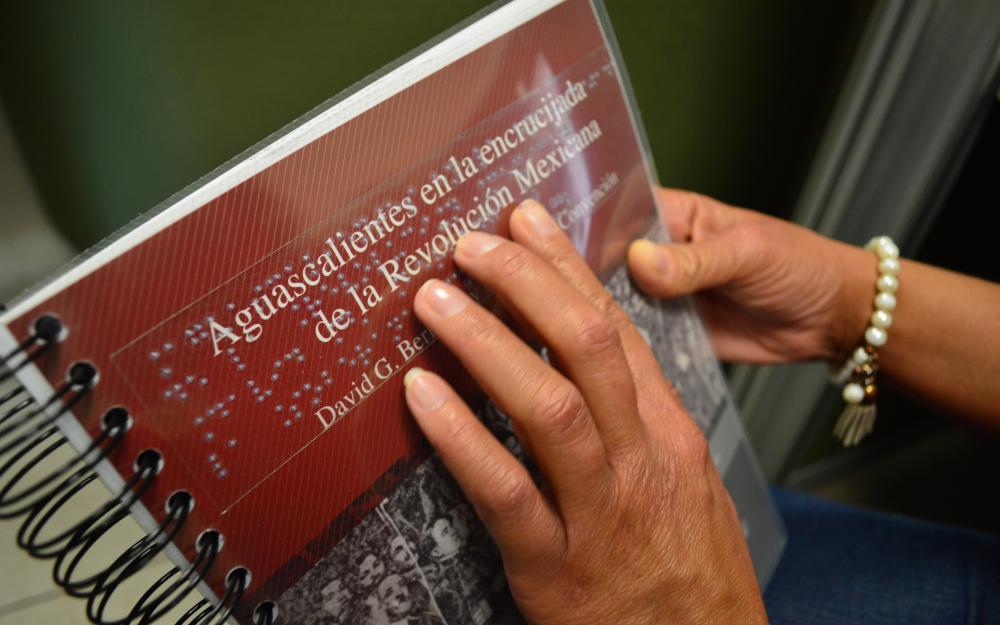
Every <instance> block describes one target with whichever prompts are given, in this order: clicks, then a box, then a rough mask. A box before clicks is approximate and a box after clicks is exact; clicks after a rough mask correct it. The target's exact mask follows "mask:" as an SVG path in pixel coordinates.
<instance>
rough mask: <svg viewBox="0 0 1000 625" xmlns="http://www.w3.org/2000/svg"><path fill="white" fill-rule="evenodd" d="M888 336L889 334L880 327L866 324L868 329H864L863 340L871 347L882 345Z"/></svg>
mask: <svg viewBox="0 0 1000 625" xmlns="http://www.w3.org/2000/svg"><path fill="white" fill-rule="evenodd" d="M888 338H889V334H888V333H887V332H886V331H885V330H883V329H882V328H876V327H874V326H868V329H867V330H865V340H866V341H868V344H869V345H871V346H873V347H882V346H883V345H885V342H886V340H887V339H888Z"/></svg>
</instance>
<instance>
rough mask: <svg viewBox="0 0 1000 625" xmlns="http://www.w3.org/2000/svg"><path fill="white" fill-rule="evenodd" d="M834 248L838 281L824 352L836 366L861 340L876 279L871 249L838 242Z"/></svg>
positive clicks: (869, 314)
mask: <svg viewBox="0 0 1000 625" xmlns="http://www.w3.org/2000/svg"><path fill="white" fill-rule="evenodd" d="M838 248H840V249H839V254H838V259H839V263H838V264H839V268H838V273H839V275H840V284H839V285H838V288H837V289H836V297H835V298H834V306H833V309H834V317H833V320H832V321H833V322H832V323H831V324H830V326H829V328H830V333H829V336H828V337H827V349H826V351H825V354H824V359H825V360H827V361H829V362H831V363H833V364H836V365H840V364H843V362H844V361H845V360H846V359H847V358H848V357H849V356H850V355H851V354H852V353H853V352H854V350H855V349H856V348H857V347H858V345H860V344H861V342H862V340H863V339H864V335H865V329H866V328H867V327H868V322H869V318H870V317H871V313H872V297H874V294H875V281H876V280H877V279H878V262H877V260H876V259H875V258H874V257H873V256H872V253H871V252H869V251H866V250H864V249H862V248H860V247H855V246H853V245H846V244H842V243H839V244H838Z"/></svg>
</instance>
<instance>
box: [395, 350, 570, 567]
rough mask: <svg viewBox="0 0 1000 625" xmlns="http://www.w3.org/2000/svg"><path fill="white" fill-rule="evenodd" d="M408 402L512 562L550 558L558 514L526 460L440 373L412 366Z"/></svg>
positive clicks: (559, 539)
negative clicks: (502, 441) (500, 438)
mask: <svg viewBox="0 0 1000 625" xmlns="http://www.w3.org/2000/svg"><path fill="white" fill-rule="evenodd" d="M404 384H405V386H406V403H407V405H409V407H410V411H411V412H412V413H413V417H414V418H415V419H416V421H417V425H419V426H420V429H421V430H422V431H423V433H424V436H426V437H427V440H428V441H430V443H431V445H432V446H433V447H434V449H435V450H436V451H437V452H438V455H440V456H441V460H443V461H444V464H445V466H447V467H448V471H449V472H451V474H452V476H454V478H455V481H456V482H458V485H459V486H460V487H461V488H462V492H464V493H465V496H466V497H467V498H468V499H469V501H470V502H472V505H473V506H475V508H476V513H477V514H478V515H479V518H481V519H482V520H483V522H484V523H485V524H486V527H487V528H488V529H489V531H490V534H492V535H493V538H494V539H495V540H496V542H497V545H499V547H500V549H501V551H502V552H503V556H504V561H505V562H506V564H507V566H515V567H516V566H520V565H522V564H524V565H530V564H532V563H537V562H538V561H545V560H546V559H548V558H550V557H551V556H552V555H553V553H554V552H557V550H558V549H559V546H560V545H561V544H562V543H563V542H564V537H563V533H562V527H561V525H560V524H559V520H558V518H557V517H556V516H555V514H554V513H553V511H552V509H551V508H550V507H549V506H548V503H547V502H546V501H545V499H544V497H543V496H542V494H541V492H539V490H538V488H537V487H536V486H535V484H534V482H533V481H532V479H531V476H530V475H529V474H528V472H527V470H526V469H525V468H524V466H523V465H522V464H521V463H520V462H518V461H517V459H515V458H514V457H513V456H512V455H510V452H508V451H507V449H506V448H505V447H504V446H503V445H502V444H500V442H499V441H498V440H497V439H496V438H494V437H493V435H492V434H490V432H489V430H487V429H486V427H485V426H484V425H483V424H482V423H480V421H479V419H477V418H476V416H475V415H474V414H473V413H472V411H471V410H469V407H468V406H467V405H466V404H465V402H464V401H462V399H461V397H459V396H458V394H457V393H455V391H454V390H452V389H451V387H450V386H448V384H447V383H446V382H445V381H444V380H443V379H441V378H440V377H439V376H437V375H435V374H433V373H429V372H427V371H424V370H423V369H420V368H413V369H410V370H409V371H407V373H406V376H405V378H404Z"/></svg>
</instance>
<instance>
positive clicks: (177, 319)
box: [0, 0, 784, 625]
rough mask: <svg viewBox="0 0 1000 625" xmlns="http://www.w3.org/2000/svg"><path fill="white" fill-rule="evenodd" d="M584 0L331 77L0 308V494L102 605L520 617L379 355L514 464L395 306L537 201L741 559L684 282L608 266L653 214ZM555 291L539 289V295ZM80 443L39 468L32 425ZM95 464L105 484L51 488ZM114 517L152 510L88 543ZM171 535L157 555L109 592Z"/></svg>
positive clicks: (627, 119) (643, 165)
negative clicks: (90, 500) (480, 429)
mask: <svg viewBox="0 0 1000 625" xmlns="http://www.w3.org/2000/svg"><path fill="white" fill-rule="evenodd" d="M655 184H656V178H655V174H654V169H653V166H652V161H651V157H650V154H649V150H648V148H647V146H646V141H645V137H644V134H643V131H642V127H641V122H640V119H639V117H638V114H637V112H636V108H635V106H634V103H633V102H632V97H631V92H630V89H629V87H628V81H627V77H626V75H625V70H624V65H623V64H622V62H621V58H620V56H619V54H618V50H617V46H616V44H615V43H614V40H613V35H612V32H611V30H610V26H609V24H608V21H607V18H606V15H605V13H604V9H603V6H602V5H601V4H600V2H598V1H597V0H513V1H511V2H506V3H501V4H498V5H495V6H493V7H491V8H490V9H488V10H486V11H484V12H482V13H480V14H477V15H476V16H474V17H473V18H471V19H470V20H469V21H467V22H466V23H464V24H462V25H460V26H459V27H457V28H456V29H454V30H452V31H450V32H449V33H446V34H445V35H443V36H442V37H440V38H439V39H437V40H435V41H433V42H430V43H429V44H427V45H426V46H424V47H423V48H422V49H420V50H417V51H415V52H414V53H413V54H411V55H409V56H408V57H406V58H404V59H401V60H400V61H399V62H397V63H396V64H394V66H392V67H390V68H387V69H386V70H384V71H382V72H380V73H379V74H377V75H376V76H373V77H371V78H369V79H368V80H366V81H364V82H363V83H361V84H359V85H357V86H355V87H354V88H352V89H351V90H349V91H348V92H346V93H344V94H341V95H339V96H337V97H335V98H334V99H332V100H331V101H329V102H327V103H324V104H323V105H321V106H320V107H318V108H317V109H316V110H314V111H313V112H311V113H309V114H308V115H306V116H305V117H303V118H302V119H300V120H297V121H296V122H294V123H292V124H291V125H289V126H288V127H286V128H285V129H282V130H281V131H279V132H278V133H276V134H275V135H273V136H271V137H268V138H267V139H265V140H264V141H263V142H261V143H260V144H258V145H257V146H255V147H254V148H251V149H250V150H248V151H247V152H246V153H244V154H243V155H241V156H239V157H237V158H236V159H234V160H233V161H231V162H230V163H227V164H225V165H223V166H222V167H220V168H219V169H218V170H216V171H215V172H213V173H211V174H209V175H208V176H206V177H205V178H204V179H202V180H201V181H199V182H197V183H196V184H194V185H192V186H191V187H189V188H187V189H185V190H183V191H182V192H180V193H179V194H177V195H176V196H175V197H173V198H171V199H170V200H168V201H167V202H165V203H164V204H162V205H161V206H159V207H156V208H154V209H153V210H152V211H150V212H149V213H146V214H145V215H143V216H142V217H141V218H140V219H139V220H137V221H136V222H135V223H133V224H130V225H129V226H128V227H127V228H125V229H124V230H123V231H122V232H119V233H118V234H116V235H114V236H113V237H111V238H110V239H109V240H107V241H106V242H105V243H103V244H101V245H100V246H98V247H97V248H95V249H94V250H91V251H90V252H88V253H86V254H85V255H84V256H82V257H81V258H79V259H78V260H77V261H76V262H75V263H74V264H73V265H72V266H70V267H69V268H67V269H65V270H64V271H63V272H61V273H60V274H58V275H56V276H54V277H53V278H52V279H50V280H48V281H46V282H45V283H43V284H42V285H40V286H38V287H37V288H35V289H33V290H31V291H29V292H27V293H25V294H24V295H22V296H21V297H19V298H18V299H17V300H16V301H14V302H12V303H11V304H10V306H9V308H8V309H7V311H6V312H4V313H3V314H2V316H0V355H2V357H3V361H4V364H5V365H6V366H7V368H8V370H7V372H6V373H4V374H0V376H2V377H3V378H16V381H17V386H15V387H14V388H13V389H12V390H11V391H9V392H6V393H5V394H3V395H2V396H0V410H2V412H0V419H2V420H0V463H2V464H0V516H4V517H8V518H20V522H21V523H22V526H21V529H20V531H19V543H20V544H21V546H22V547H24V548H25V549H26V550H27V551H28V552H29V553H31V554H32V555H33V556H36V557H40V558H48V559H51V560H53V562H54V573H55V575H54V578H55V580H56V582H57V583H58V584H59V585H60V586H62V587H63V588H64V589H66V591H67V592H69V593H70V594H73V595H75V596H79V597H81V598H82V599H83V600H84V609H85V610H86V612H87V615H88V617H89V618H90V619H91V620H92V621H94V622H98V623H102V622H116V623H147V622H152V621H154V620H157V619H158V618H160V617H162V616H164V615H165V614H167V613H168V612H170V611H171V610H172V609H175V608H176V606H178V605H181V604H183V603H184V602H187V603H190V604H192V607H191V608H190V610H188V611H187V612H186V614H185V616H184V617H183V619H182V621H183V622H185V623H208V622H223V621H226V620H227V619H232V620H234V621H235V622H240V623H255V624H262V623H272V622H282V623H386V624H388V623H475V624H477V625H480V624H486V623H516V622H519V616H518V614H517V611H516V606H514V605H513V603H512V601H511V599H510V597H509V595H508V593H507V591H506V586H505V583H504V579H503V574H502V566H501V563H500V560H499V558H498V555H497V552H496V549H495V547H494V546H493V545H492V543H491V542H490V540H489V537H488V535H487V534H486V532H485V530H484V528H483V527H482V526H481V525H480V524H479V523H478V521H477V520H476V518H475V516H474V514H473V513H472V510H471V507H470V506H469V504H468V503H467V502H465V501H464V499H463V497H462V495H461V492H460V491H459V489H458V488H457V486H456V485H455V483H454V481H453V480H452V479H451V478H450V477H449V475H448V474H447V472H446V471H445V470H444V468H443V466H442V464H441V463H440V461H439V460H438V459H437V458H436V457H435V456H434V455H433V454H432V453H431V450H430V448H429V446H428V445H427V443H426V441H424V440H423V439H422V437H421V436H420V434H419V431H418V430H417V428H416V426H415V424H414V423H413V420H412V417H410V415H409V414H408V411H407V409H406V407H405V403H404V401H403V393H402V377H403V373H405V371H406V370H407V369H409V368H410V367H413V366H420V367H424V368H426V369H430V370H434V371H437V372H439V373H441V374H442V375H444V376H445V377H446V378H447V379H449V381H451V382H452V383H453V385H454V386H455V387H456V389H458V390H459V392H460V393H461V394H462V395H463V397H465V398H466V399H467V400H468V401H469V402H470V405H472V406H473V407H474V408H475V409H476V410H477V412H478V414H479V415H480V416H481V417H482V418H483V420H484V421H485V422H486V423H487V424H488V425H489V427H490V429H491V431H493V432H494V433H495V434H496V435H497V436H498V437H499V438H500V439H501V440H502V441H503V442H504V443H505V445H507V447H508V449H510V450H511V451H512V452H513V453H515V454H516V455H518V456H519V457H520V458H522V459H523V460H524V461H525V462H526V463H528V464H529V465H530V462H531V459H530V458H528V457H527V456H525V454H524V452H523V449H522V448H521V446H520V443H519V441H518V440H517V436H516V435H515V434H514V431H513V428H512V427H511V423H510V419H509V417H507V416H506V415H505V414H503V412H502V411H501V410H499V409H498V408H497V407H496V406H495V405H493V404H492V403H491V402H490V401H489V400H488V398H485V397H483V396H482V393H481V392H480V391H479V390H478V389H477V388H476V386H475V385H474V384H473V383H472V382H471V380H470V379H469V378H468V376H467V375H466V374H465V372H464V371H463V370H462V369H461V367H460V366H459V365H458V364H457V362H456V361H455V360H454V358H453V357H452V356H450V355H449V354H448V352H447V350H445V349H444V348H443V347H442V346H441V345H440V344H439V343H437V341H436V340H435V338H434V337H433V336H432V335H431V334H430V333H429V332H428V331H427V330H426V329H424V328H422V327H421V326H420V324H419V323H418V322H417V321H416V320H415V319H414V317H413V315H412V314H411V312H410V311H411V304H412V297H413V294H414V293H415V292H416V290H417V288H418V287H419V286H420V284H422V283H423V282H424V281H425V280H427V279H429V278H432V277H434V278H440V279H444V280H447V281H450V282H453V283H455V284H457V285H460V286H461V287H462V288H465V289H466V290H468V291H469V292H470V293H471V294H472V295H473V296H474V297H476V298H478V299H480V300H482V301H488V300H489V298H490V295H489V293H487V292H485V291H483V290H482V289H481V288H480V287H478V286H477V285H476V284H474V283H473V282H471V281H470V280H469V279H468V278H467V277H466V276H464V275H463V274H461V273H460V272H458V271H457V270H456V268H455V266H454V264H453V263H452V260H451V252H452V250H453V248H454V245H455V243H456V242H457V240H458V239H459V238H460V237H461V236H462V234H464V233H465V232H467V231H470V230H482V231H488V232H498V231H499V232H502V231H503V224H504V223H505V219H506V215H507V214H508V212H509V211H510V210H511V209H512V208H513V207H514V206H516V205H517V204H518V203H519V202H520V201H522V200H523V199H525V198H528V197H532V198H535V199H538V200H539V201H541V202H542V203H543V204H544V205H545V206H546V207H547V208H548V209H549V210H550V212H551V213H552V215H553V217H554V218H555V220H556V221H557V223H559V225H560V226H561V227H562V228H563V229H564V230H565V231H566V233H567V234H568V235H569V236H570V238H571V240H572V241H573V242H574V243H575V245H576V246H577V248H578V250H579V251H580V253H581V254H582V255H583V257H584V258H585V259H586V260H587V262H588V263H589V265H590V266H591V268H592V269H593V270H594V271H595V273H597V275H598V276H600V277H601V278H602V280H604V281H605V283H606V284H607V287H608V289H609V290H610V292H611V293H612V294H613V295H614V296H615V298H616V299H617V300H618V301H619V302H620V303H621V305H622V306H623V308H624V309H625V310H626V311H627V312H628V313H629V314H630V316H631V317H632V318H633V320H634V321H635V323H636V325H637V326H638V327H639V329H640V331H641V332H642V333H643V335H644V336H645V337H646V338H647V340H648V341H649V342H650V345H651V346H652V347H653V349H654V351H655V352H656V354H657V357H658V358H659V359H660V362H661V365H662V366H663V369H664V372H665V374H666V375H667V376H668V377H669V378H670V379H671V381H672V382H673V384H674V385H675V387H676V388H677V389H678V391H679V393H680V395H681V398H682V400H683V402H684V404H685V406H686V407H687V408H688V410H689V411H690V412H691V414H692V416H693V417H694V418H695V419H696V421H697V422H698V423H699V425H700V426H701V427H702V429H703V431H704V432H705V435H706V437H707V438H708V440H709V443H710V447H711V450H712V453H713V457H714V459H715V460H716V463H717V464H718V466H719V468H720V471H721V472H722V474H723V475H724V479H725V483H726V485H727V488H729V490H730V493H731V495H732V496H733V498H734V501H735V503H736V505H737V509H738V511H739V513H740V515H741V519H742V520H743V525H744V530H745V531H746V533H747V538H748V541H749V544H750V548H751V553H752V555H753V558H754V562H755V566H756V567H757V570H758V575H759V577H760V579H761V580H762V582H763V581H766V579H767V577H768V576H769V574H770V571H771V570H772V569H773V567H774V565H775V563H776V561H777V558H778V556H779V554H780V551H781V547H782V544H783V540H784V538H783V536H784V534H783V529H782V527H781V523H780V520H779V519H778V517H777V515H776V513H775V510H774V508H773V506H772V505H771V503H770V499H769V496H768V493H767V490H766V486H765V484H764V481H763V479H762V478H761V475H760V472H759V470H758V468H757V466H756V462H755V460H754V458H753V454H752V451H751V450H750V448H749V446H748V444H747V441H746V437H745V435H744V434H743V431H742V429H741V427H740V423H739V419H738V417H737V414H736V411H735V407H734V405H733V402H732V400H731V398H730V397H729V393H728V391H727V388H726V384H725V380H724V377H723V376H722V373H721V370H720V369H719V365H718V363H717V362H716V360H715V357H714V355H713V354H712V351H711V346H710V343H709V341H708V339H707V336H706V334H705V332H704V329H703V328H702V326H701V324H700V322H699V320H698V318H697V315H696V314H695V313H694V311H693V309H692V307H691V305H690V303H689V302H687V301H684V300H680V301H672V302H662V301H656V300H652V299H650V298H648V297H646V296H644V295H643V294H641V293H639V292H638V291H636V289H635V288H634V286H633V284H632V282H631V281H630V279H629V277H628V274H627V272H626V270H625V268H624V256H625V250H626V248H627V246H628V244H629V242H631V241H632V240H634V239H635V238H638V237H642V236H645V237H661V238H662V237H665V236H666V235H665V233H664V232H663V229H662V227H661V226H660V225H659V219H658V216H657V207H656V199H655V196H654V195H653V192H652V189H653V186H654V185H655ZM553 314H559V313H558V303H557V302H553ZM64 442H65V444H68V445H71V446H72V447H73V448H74V449H75V450H76V452H77V454H78V455H77V456H76V459H75V460H73V461H71V462H69V463H67V464H65V465H61V466H59V467H58V468H57V469H56V470H55V471H54V472H52V473H42V474H38V472H37V471H33V470H32V469H34V468H36V467H37V466H38V465H39V462H40V460H41V459H43V458H44V457H45V456H46V455H47V454H48V453H50V451H51V449H53V448H55V447H58V446H60V445H63V444H64ZM95 476H97V477H99V478H100V479H101V480H103V482H104V483H105V484H107V485H108V487H109V488H110V489H111V490H112V492H113V493H114V496H113V497H112V498H111V499H109V500H108V502H107V503H106V504H105V505H104V506H102V507H101V508H99V509H97V510H93V511H87V512H83V513H79V514H76V515H75V516H74V515H73V514H72V510H71V508H72V500H73V498H74V495H76V493H78V492H79V491H80V489H82V488H83V486H85V485H86V484H88V483H89V482H90V481H91V480H93V479H95ZM127 514H131V515H132V516H133V517H134V518H135V519H136V520H137V521H138V522H139V524H140V525H141V526H142V527H143V529H145V530H146V532H147V534H148V535H147V536H146V537H145V538H143V539H142V540H140V541H139V542H137V543H136V544H135V545H133V546H132V547H131V548H129V549H127V550H126V551H124V552H123V553H121V554H114V555H113V557H109V556H108V555H107V554H102V553H100V552H101V549H100V548H99V545H100V542H101V541H100V539H101V537H102V536H104V535H105V534H107V533H108V532H112V531H114V526H115V524H116V523H117V522H118V521H119V520H120V519H121V518H123V517H124V516H125V515H127ZM159 554H164V555H166V556H167V557H168V558H170V560H171V561H172V562H173V563H174V564H175V568H174V569H173V570H172V571H171V572H169V573H168V574H166V575H165V576H164V577H162V578H160V579H159V580H158V581H156V582H155V583H153V584H152V585H151V586H150V587H149V588H148V589H145V590H141V591H135V590H132V591H131V592H132V593H133V595H134V596H130V597H128V598H127V599H128V603H129V604H130V605H131V606H132V607H131V608H130V609H128V610H127V611H126V612H125V613H123V614H112V613H111V611H110V608H109V607H108V606H109V605H110V604H111V603H114V601H112V598H115V600H120V599H121V594H122V593H123V592H125V589H126V587H127V582H128V581H129V580H130V579H133V578H134V577H135V576H136V574H137V572H139V571H140V570H142V569H143V567H144V566H146V565H147V564H148V563H149V562H150V560H151V559H152V558H153V557H154V556H157V555H159Z"/></svg>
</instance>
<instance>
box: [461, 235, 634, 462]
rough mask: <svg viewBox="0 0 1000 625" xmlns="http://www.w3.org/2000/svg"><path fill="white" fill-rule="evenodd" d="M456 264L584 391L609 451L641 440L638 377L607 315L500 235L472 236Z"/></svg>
mask: <svg viewBox="0 0 1000 625" xmlns="http://www.w3.org/2000/svg"><path fill="white" fill-rule="evenodd" d="M455 260H456V262H457V263H458V264H459V266H460V267H461V268H462V269H463V270H464V271H465V272H466V273H468V274H469V275H471V276H472V277H473V278H475V279H476V280H477V281H478V282H479V283H481V284H483V285H484V286H486V287H487V288H489V289H490V290H491V291H493V292H494V293H495V294H496V295H497V296H498V297H499V298H500V299H501V300H502V301H503V303H504V305H505V306H506V307H507V308H509V309H512V310H513V311H514V313H515V315H516V316H517V317H518V318H519V319H521V320H522V321H523V323H525V324H526V325H528V326H529V327H531V328H532V329H533V330H534V331H535V333H536V334H537V335H538V336H539V337H540V339H541V341H542V343H543V344H545V345H546V346H547V347H548V348H549V351H550V353H551V354H552V355H553V356H554V358H555V360H556V362H558V363H559V365H560V368H561V370H563V371H565V372H566V373H567V374H568V375H569V378H570V380H572V382H573V383H574V384H575V385H576V387H577V388H578V389H580V392H581V393H582V394H583V397H584V399H585V400H586V402H587V406H589V408H590V414H591V416H592V417H593V419H594V424H595V425H596V427H597V430H598V432H599V433H600V435H601V439H602V440H603V441H604V446H605V448H606V449H607V451H608V453H609V454H611V453H618V452H620V451H624V450H627V449H628V448H629V447H631V446H633V445H635V444H636V443H638V442H639V441H640V440H642V423H641V421H640V420H639V415H638V410H637V407H636V394H635V386H634V383H633V381H632V375H631V372H630V370H629V368H628V362H627V361H626V359H625V352H624V350H623V348H622V343H621V338H620V336H619V334H618V330H617V329H616V328H615V326H614V325H613V323H612V321H611V320H610V319H609V318H608V317H607V315H605V314H604V313H602V312H601V311H599V310H598V309H597V308H595V307H594V305H593V304H592V303H591V302H590V300H588V299H587V298H586V297H584V296H583V294H581V293H580V292H579V291H577V290H576V289H575V288H574V287H573V286H572V285H570V284H569V283H568V282H567V281H566V279H565V278H563V277H562V276H561V275H560V274H559V273H558V272H557V271H556V270H555V269H554V268H553V267H552V266H551V265H549V264H548V263H546V262H545V261H544V260H542V259H541V258H540V257H539V256H537V255H536V254H534V253H533V252H531V251H529V250H528V249H526V248H525V247H523V246H521V245H518V244H517V243H513V242H511V241H508V240H507V239H504V238H502V237H498V236H495V235H490V234H485V233H482V232H470V233H468V234H466V235H465V236H463V237H462V238H461V239H460V240H459V243H458V247H457V248H456V250H455Z"/></svg>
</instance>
